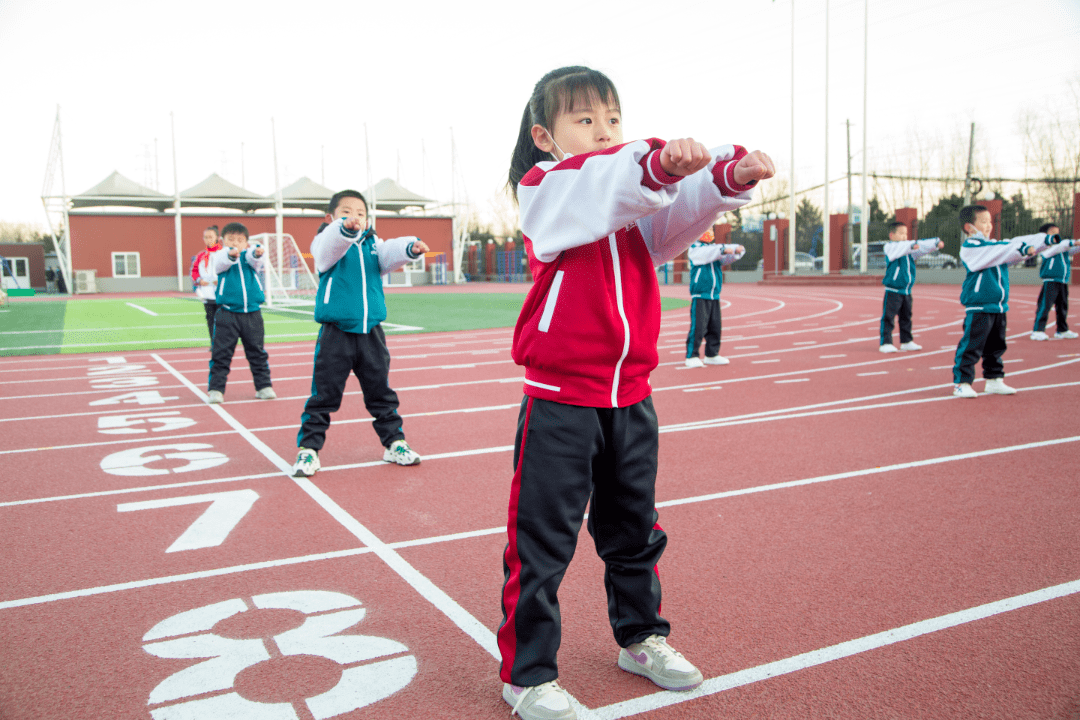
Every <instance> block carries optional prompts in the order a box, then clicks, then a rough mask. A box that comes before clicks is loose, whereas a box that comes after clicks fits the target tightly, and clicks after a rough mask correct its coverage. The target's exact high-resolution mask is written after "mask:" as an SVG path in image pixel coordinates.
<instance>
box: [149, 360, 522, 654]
mask: <svg viewBox="0 0 1080 720" xmlns="http://www.w3.org/2000/svg"><path fill="white" fill-rule="evenodd" d="M152 357H153V358H154V359H155V360H157V361H158V363H159V364H161V366H162V367H164V368H165V369H166V370H168V371H170V372H171V373H172V374H173V376H174V377H176V379H177V380H180V381H181V382H182V383H184V384H185V385H186V386H187V387H188V389H189V390H191V391H192V392H193V393H195V395H196V397H199V398H200V399H205V398H206V396H205V395H204V394H203V392H202V391H201V390H200V389H199V388H197V387H196V386H195V385H193V384H192V383H190V382H188V380H187V378H185V377H184V376H183V375H182V374H181V373H180V372H179V371H178V370H175V369H174V368H173V367H172V366H171V365H169V364H168V363H167V362H165V360H163V359H162V358H161V356H159V355H157V354H156V353H155V354H153V355H152ZM210 407H211V408H212V409H213V410H214V411H215V412H216V413H217V414H218V415H219V416H220V417H221V419H222V420H224V421H225V422H227V423H228V424H229V425H230V426H231V427H233V428H234V429H236V430H237V431H238V432H239V433H240V434H241V435H242V436H243V437H244V439H245V440H247V441H248V443H249V444H251V446H252V447H254V448H255V449H256V450H258V451H259V452H260V453H262V455H263V457H265V458H266V459H267V460H269V461H270V462H272V463H273V464H274V465H275V466H276V467H277V468H278V470H280V471H281V472H282V473H283V474H284V475H286V476H290V475H291V474H292V465H291V464H290V463H288V462H286V461H285V460H284V459H282V457H281V456H280V455H278V454H277V453H276V452H274V451H273V450H272V449H270V447H269V446H267V445H266V443H264V442H263V441H262V440H259V438H257V437H255V435H254V434H252V432H251V431H250V430H248V429H247V428H246V427H244V425H242V424H241V423H240V422H239V421H238V420H236V418H234V417H233V416H232V415H230V414H229V413H228V412H227V411H226V410H225V408H223V407H221V406H220V405H211V406H210ZM291 479H292V481H293V482H294V483H295V484H296V485H297V486H298V487H299V488H300V489H301V490H303V491H304V492H306V493H307V494H308V496H310V497H311V499H312V500H314V501H315V502H316V503H318V504H319V506H320V507H322V508H323V510H325V511H326V512H327V513H329V514H330V516H331V517H333V518H334V519H335V520H337V521H338V522H339V523H340V524H341V525H342V526H343V527H344V528H345V529H346V530H348V531H349V532H351V533H352V534H353V535H354V536H355V537H356V538H357V539H358V540H359V541H360V542H362V543H364V545H366V546H367V547H369V548H371V550H372V552H374V553H375V554H376V555H377V556H378V557H379V559H381V560H382V561H383V562H384V563H386V564H387V565H389V566H390V568H391V569H392V570H394V572H396V573H397V574H398V575H400V576H401V578H402V579H403V580H405V582H407V583H408V584H409V585H411V586H412V588H413V589H414V590H416V592H417V593H419V594H420V596H421V597H423V598H424V599H426V600H427V601H428V602H430V603H431V604H432V605H434V606H435V607H436V608H438V609H439V611H440V612H442V613H443V614H444V615H446V616H447V617H448V618H449V619H450V621H451V622H453V623H454V624H455V625H457V626H458V628H459V629H460V630H461V631H462V632H464V633H465V634H466V635H468V636H469V637H471V638H472V639H473V640H474V641H476V643H477V644H478V645H479V646H480V647H482V648H483V649H484V650H486V651H487V652H488V653H490V654H491V656H492V657H493V658H495V659H499V658H500V657H501V655H500V652H499V646H498V643H497V642H496V639H495V633H493V632H491V630H489V629H488V628H487V627H486V626H485V625H484V624H483V623H481V622H480V621H479V620H477V619H476V618H475V617H473V616H472V614H470V613H469V612H468V611H467V610H466V609H465V608H463V607H462V606H461V605H459V604H458V603H457V601H456V600H454V599H453V598H451V597H450V596H449V595H447V594H446V592H445V591H443V590H442V589H441V588H439V587H438V586H436V585H435V583H433V582H431V580H429V579H428V578H427V577H426V576H424V575H423V574H422V573H420V571H418V570H417V569H416V568H414V567H413V566H412V565H410V564H409V563H408V562H406V560H405V558H403V557H401V555H399V554H398V553H397V552H396V551H395V550H393V549H392V548H390V547H389V546H388V545H387V544H386V543H384V542H383V541H382V540H380V539H379V538H378V537H376V535H375V534H374V533H372V532H371V531H370V530H368V529H367V528H366V527H364V525H362V524H361V523H360V521H358V520H357V519H356V518H354V517H353V516H352V515H350V514H349V513H347V512H346V511H345V509H344V508H342V507H341V506H340V505H338V504H337V503H336V502H334V501H333V500H332V499H331V498H330V496H329V495H327V494H326V493H324V492H323V491H322V490H320V489H319V488H318V487H316V485H315V483H313V482H311V480H310V479H309V478H291Z"/></svg>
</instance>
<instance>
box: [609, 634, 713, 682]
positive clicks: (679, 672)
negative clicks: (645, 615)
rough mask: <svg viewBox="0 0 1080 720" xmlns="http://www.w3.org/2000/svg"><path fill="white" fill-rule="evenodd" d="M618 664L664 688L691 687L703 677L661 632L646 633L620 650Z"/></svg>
mask: <svg viewBox="0 0 1080 720" xmlns="http://www.w3.org/2000/svg"><path fill="white" fill-rule="evenodd" d="M619 667H621V668H622V669H623V670H625V671H626V672H629V673H634V674H635V675H641V676H643V677H647V678H649V679H650V680H652V681H653V682H654V683H656V684H657V685H659V686H660V687H662V688H664V689H665V690H693V689H694V688H696V687H697V686H698V685H700V684H701V683H702V681H703V680H704V678H703V677H702V676H701V671H700V670H698V669H697V668H696V667H694V666H693V664H692V663H691V662H690V661H689V660H687V659H686V658H684V657H683V656H682V653H679V652H676V650H675V649H674V648H673V647H671V646H670V645H668V644H667V638H666V637H664V636H663V635H650V636H649V637H647V638H645V640H643V641H642V642H639V643H634V644H633V645H631V646H630V647H625V648H623V649H622V650H620V651H619Z"/></svg>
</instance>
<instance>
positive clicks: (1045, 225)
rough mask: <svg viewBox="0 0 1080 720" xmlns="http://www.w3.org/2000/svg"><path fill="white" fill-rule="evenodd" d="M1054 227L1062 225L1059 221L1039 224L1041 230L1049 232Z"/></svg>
mask: <svg viewBox="0 0 1080 720" xmlns="http://www.w3.org/2000/svg"><path fill="white" fill-rule="evenodd" d="M1052 227H1056V228H1059V227H1061V226H1060V225H1058V224H1057V223H1043V224H1042V225H1040V226H1039V232H1041V233H1048V232H1050V228H1052Z"/></svg>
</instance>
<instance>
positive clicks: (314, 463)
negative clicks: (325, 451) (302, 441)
mask: <svg viewBox="0 0 1080 720" xmlns="http://www.w3.org/2000/svg"><path fill="white" fill-rule="evenodd" d="M320 467H321V466H320V465H319V453H318V452H316V451H315V450H312V449H310V448H305V447H302V448H300V451H299V452H298V453H296V464H295V465H293V469H292V476H293V477H311V476H312V475H314V474H315V473H317V472H319V468H320Z"/></svg>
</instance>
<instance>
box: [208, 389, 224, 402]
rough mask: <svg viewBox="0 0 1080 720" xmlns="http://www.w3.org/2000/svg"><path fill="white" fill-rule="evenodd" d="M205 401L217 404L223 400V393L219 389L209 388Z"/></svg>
mask: <svg viewBox="0 0 1080 720" xmlns="http://www.w3.org/2000/svg"><path fill="white" fill-rule="evenodd" d="M206 402H208V403H210V404H211V405H218V404H220V403H223V402H225V394H224V393H222V392H221V391H220V390H211V391H210V392H208V393H207V394H206Z"/></svg>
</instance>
